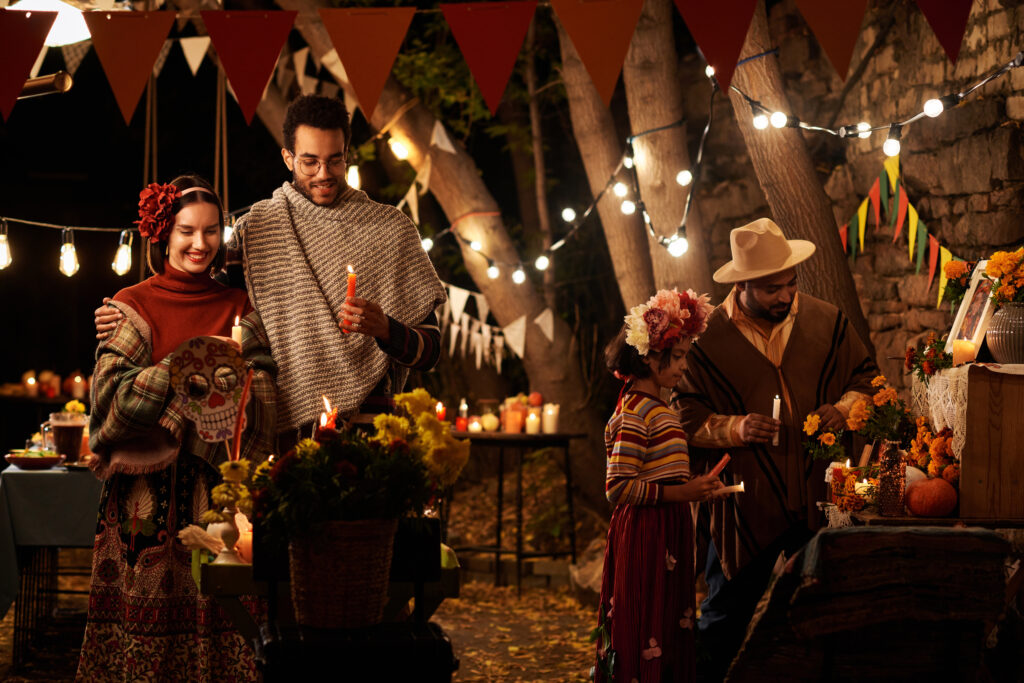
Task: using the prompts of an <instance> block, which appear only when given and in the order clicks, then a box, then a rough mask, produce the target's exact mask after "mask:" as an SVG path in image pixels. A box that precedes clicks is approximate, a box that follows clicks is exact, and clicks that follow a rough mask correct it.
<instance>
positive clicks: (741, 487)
mask: <svg viewBox="0 0 1024 683" xmlns="http://www.w3.org/2000/svg"><path fill="white" fill-rule="evenodd" d="M740 491H744V492H746V489H745V488H744V487H743V482H742V481H741V482H740Z"/></svg>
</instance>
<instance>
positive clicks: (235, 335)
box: [231, 315, 242, 349]
mask: <svg viewBox="0 0 1024 683" xmlns="http://www.w3.org/2000/svg"><path fill="white" fill-rule="evenodd" d="M238 323H239V319H238V316H237V315H236V316H235V324H234V325H232V326H231V341H233V342H235V343H236V344H238V348H239V349H241V348H242V326H241V325H239V324H238Z"/></svg>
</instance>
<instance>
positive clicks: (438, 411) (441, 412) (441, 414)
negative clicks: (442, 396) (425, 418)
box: [434, 401, 448, 420]
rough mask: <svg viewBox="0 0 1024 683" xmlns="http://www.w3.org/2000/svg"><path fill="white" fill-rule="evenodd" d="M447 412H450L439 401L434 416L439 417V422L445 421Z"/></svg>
mask: <svg viewBox="0 0 1024 683" xmlns="http://www.w3.org/2000/svg"><path fill="white" fill-rule="evenodd" d="M447 412H448V411H447V410H445V407H444V404H443V403H441V402H440V401H438V402H437V405H436V406H434V414H435V415H437V419H438V420H443V419H444V416H445V415H446V414H447Z"/></svg>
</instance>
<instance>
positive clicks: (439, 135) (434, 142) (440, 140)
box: [430, 121, 455, 154]
mask: <svg viewBox="0 0 1024 683" xmlns="http://www.w3.org/2000/svg"><path fill="white" fill-rule="evenodd" d="M430 146H431V147H437V148H438V149H440V150H444V151H445V152H448V153H449V154H455V147H453V146H452V141H451V140H450V139H449V138H448V133H447V132H446V131H445V129H444V124H442V123H441V122H440V121H434V130H433V131H431V133H430Z"/></svg>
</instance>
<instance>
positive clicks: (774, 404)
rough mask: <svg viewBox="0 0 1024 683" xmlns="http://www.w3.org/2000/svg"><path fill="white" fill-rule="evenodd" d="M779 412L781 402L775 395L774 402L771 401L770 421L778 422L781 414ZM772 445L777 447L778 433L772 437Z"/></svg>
mask: <svg viewBox="0 0 1024 683" xmlns="http://www.w3.org/2000/svg"><path fill="white" fill-rule="evenodd" d="M781 411H782V402H781V401H780V400H779V395H778V394H776V395H775V400H773V401H772V419H773V420H778V419H779V414H780V413H781ZM772 445H773V446H778V445H779V433H778V432H777V431H776V432H775V433H774V434H773V435H772Z"/></svg>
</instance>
